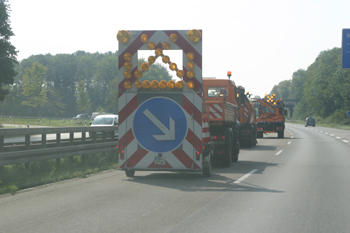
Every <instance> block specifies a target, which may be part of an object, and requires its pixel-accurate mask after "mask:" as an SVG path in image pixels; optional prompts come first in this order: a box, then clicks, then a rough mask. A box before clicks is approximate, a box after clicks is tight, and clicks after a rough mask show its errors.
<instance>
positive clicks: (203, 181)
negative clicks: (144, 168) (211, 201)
mask: <svg viewBox="0 0 350 233" xmlns="http://www.w3.org/2000/svg"><path fill="white" fill-rule="evenodd" d="M241 163H245V166H246V167H250V166H252V167H255V168H258V170H257V171H256V172H255V174H262V173H263V171H264V170H265V168H266V167H269V166H278V164H274V163H263V162H253V161H242V162H241ZM235 167H236V166H235V165H233V166H232V167H230V168H214V169H213V174H212V176H211V177H209V178H204V177H203V175H202V174H201V173H175V172H174V173H171V172H155V173H152V174H147V175H145V176H143V175H142V172H140V171H136V173H135V176H134V177H133V178H127V179H125V180H124V181H127V182H135V183H140V184H146V185H154V186H158V187H164V188H170V189H177V190H180V191H184V192H200V191H204V192H210V191H212V192H272V193H282V192H283V191H280V190H273V189H267V188H264V187H261V186H257V185H253V184H250V183H246V182H241V183H239V184H235V183H234V182H235V181H236V180H234V179H231V178H229V177H227V176H225V175H222V174H225V173H227V174H229V173H231V174H232V173H241V172H238V171H237V172H235V171H236V170H237V169H235ZM249 171H250V170H249ZM249 171H248V172H249ZM138 174H139V176H138ZM243 175H244V174H243ZM243 175H242V176H243ZM240 177H241V176H240Z"/></svg>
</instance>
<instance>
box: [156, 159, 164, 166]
mask: <svg viewBox="0 0 350 233" xmlns="http://www.w3.org/2000/svg"><path fill="white" fill-rule="evenodd" d="M154 164H156V165H165V160H164V159H162V158H156V159H155V160H154Z"/></svg>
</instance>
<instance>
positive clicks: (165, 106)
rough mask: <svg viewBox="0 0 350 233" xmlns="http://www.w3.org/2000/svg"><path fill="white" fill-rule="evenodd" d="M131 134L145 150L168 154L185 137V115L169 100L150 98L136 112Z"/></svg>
mask: <svg viewBox="0 0 350 233" xmlns="http://www.w3.org/2000/svg"><path fill="white" fill-rule="evenodd" d="M133 132H134V135H135V137H136V139H137V141H138V142H139V144H140V145H141V146H142V147H144V148H145V149H147V150H149V151H153V152H159V153H163V152H168V151H171V150H174V149H176V148H177V147H178V146H179V145H180V144H181V143H182V141H183V140H184V138H185V136H186V133H187V120H186V115H185V113H184V112H183V109H182V107H181V106H180V105H179V104H177V103H176V102H175V101H173V100H171V99H169V98H164V97H155V98H151V99H148V100H146V101H145V102H144V103H142V104H141V105H140V106H139V108H138V109H137V110H136V113H135V116H134V120H133Z"/></svg>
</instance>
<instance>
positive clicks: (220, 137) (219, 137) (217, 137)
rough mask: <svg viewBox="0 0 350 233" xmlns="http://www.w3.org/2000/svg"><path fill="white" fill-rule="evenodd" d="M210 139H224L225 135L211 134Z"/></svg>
mask: <svg viewBox="0 0 350 233" xmlns="http://www.w3.org/2000/svg"><path fill="white" fill-rule="evenodd" d="M212 139H214V140H225V136H223V135H219V136H213V138H212Z"/></svg>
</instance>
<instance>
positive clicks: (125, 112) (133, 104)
mask: <svg viewBox="0 0 350 233" xmlns="http://www.w3.org/2000/svg"><path fill="white" fill-rule="evenodd" d="M136 108H137V95H135V96H134V98H132V99H131V100H130V101H129V102H128V103H127V104H126V105H125V106H124V108H123V109H122V110H120V111H119V119H118V120H119V125H121V124H122V123H123V122H124V120H125V119H126V118H128V116H129V115H130V114H131V113H133V112H134V111H135V110H136Z"/></svg>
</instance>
